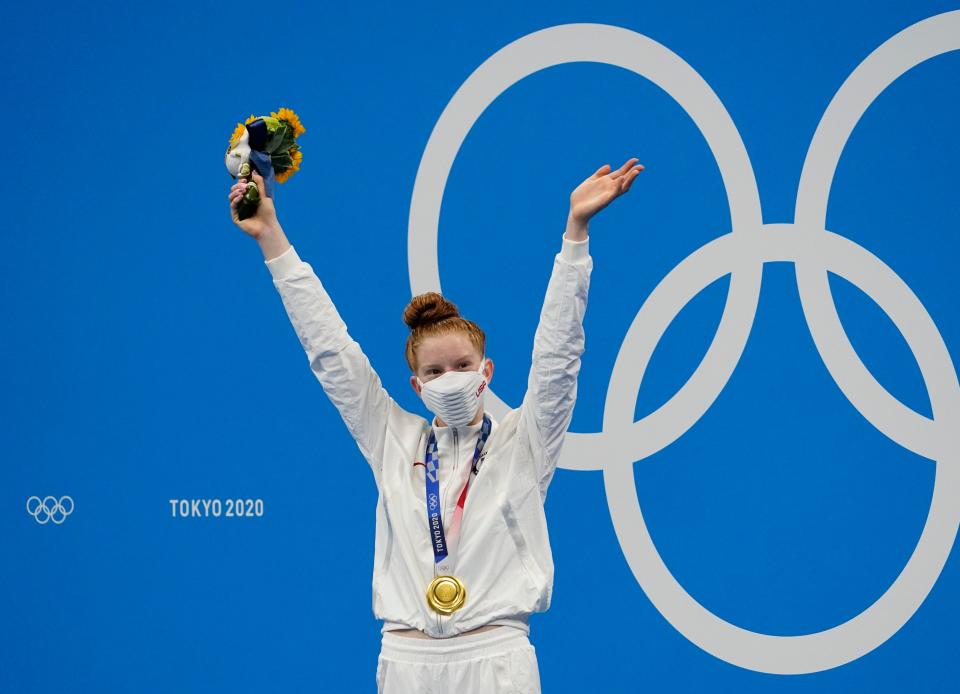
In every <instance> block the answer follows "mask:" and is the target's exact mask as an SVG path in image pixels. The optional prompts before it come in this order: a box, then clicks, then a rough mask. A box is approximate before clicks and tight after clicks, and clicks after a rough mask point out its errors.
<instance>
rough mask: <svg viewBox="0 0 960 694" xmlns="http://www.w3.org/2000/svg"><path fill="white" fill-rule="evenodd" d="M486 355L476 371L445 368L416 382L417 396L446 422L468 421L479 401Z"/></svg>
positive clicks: (485, 386)
mask: <svg viewBox="0 0 960 694" xmlns="http://www.w3.org/2000/svg"><path fill="white" fill-rule="evenodd" d="M486 361H487V360H486V358H484V359H481V360H480V368H479V369H477V370H476V371H447V372H446V373H443V374H440V375H439V376H437V377H436V378H434V379H432V380H429V381H427V382H426V383H423V382H422V381H421V380H420V378H419V377H417V383H418V384H419V385H420V397H421V398H423V402H424V403H425V404H426V406H427V407H429V408H430V410H431V411H432V412H433V413H434V414H436V415H437V416H438V417H439V418H440V419H442V420H443V423H444V424H446V425H448V426H464V425H465V424H469V423H470V422H471V421H472V420H473V418H474V417H475V416H476V414H477V410H478V409H479V408H480V406H481V405H482V404H483V394H484V392H486V388H487V378H486V376H484V375H483V367H484V365H485V364H486Z"/></svg>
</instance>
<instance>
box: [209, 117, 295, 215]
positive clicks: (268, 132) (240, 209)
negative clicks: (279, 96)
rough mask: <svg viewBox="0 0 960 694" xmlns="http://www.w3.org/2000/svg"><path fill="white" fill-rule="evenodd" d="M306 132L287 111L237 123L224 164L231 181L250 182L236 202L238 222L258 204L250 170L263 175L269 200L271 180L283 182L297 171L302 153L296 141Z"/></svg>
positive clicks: (271, 187) (251, 212) (258, 200)
mask: <svg viewBox="0 0 960 694" xmlns="http://www.w3.org/2000/svg"><path fill="white" fill-rule="evenodd" d="M306 131H307V129H306V128H304V127H303V125H302V124H301V123H300V118H299V117H297V114H296V113H294V112H293V111H292V110H290V109H289V108H281V109H280V110H279V111H278V112H276V113H274V112H273V111H271V112H270V115H269V116H254V115H251V116H250V117H249V118H247V121H246V123H237V127H236V129H235V130H234V131H233V135H231V136H230V144H229V146H228V147H227V154H226V157H225V161H226V164H227V171H229V172H230V175H231V176H233V178H243V179H246V180H247V181H248V182H250V183H251V185H249V186H247V192H246V193H245V194H244V196H243V197H242V198H241V199H240V202H239V203H237V216H238V217H239V218H240V219H246V218H248V217H252V216H253V215H254V214H256V212H257V207H258V206H259V205H260V191H258V190H257V186H256V184H254V183H253V182H252V181H251V180H250V178H251V173H252V171H251V167H253V168H254V169H256V170H257V172H258V173H259V174H260V175H261V176H263V183H264V186H265V187H266V189H267V190H266V195H267V197H271V198H272V197H273V190H274V187H273V184H274V181H276V182H277V183H283V182H284V181H286V180H287V179H288V178H290V177H291V176H292V175H293V174H294V173H296V172H297V171H299V170H300V162H301V161H303V153H302V152H301V151H300V145H298V144H297V142H296V140H297V138H298V137H300V136H301V135H302V134H303V133H305V132H306Z"/></svg>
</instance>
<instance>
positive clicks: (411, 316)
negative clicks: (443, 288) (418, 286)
mask: <svg viewBox="0 0 960 694" xmlns="http://www.w3.org/2000/svg"><path fill="white" fill-rule="evenodd" d="M459 315H460V310H459V309H458V308H457V305H456V304H454V303H453V302H451V301H447V300H446V299H444V298H443V296H442V295H441V294H438V293H437V292H427V293H426V294H419V295H417V296H415V297H413V298H412V299H411V300H410V303H409V304H407V307H406V308H405V309H404V310H403V322H404V323H406V324H407V325H408V326H409V327H410V329H411V330H413V329H414V328H419V327H420V326H423V325H428V324H430V323H439V322H440V321H442V320H444V319H446V318H456V317H458V316H459Z"/></svg>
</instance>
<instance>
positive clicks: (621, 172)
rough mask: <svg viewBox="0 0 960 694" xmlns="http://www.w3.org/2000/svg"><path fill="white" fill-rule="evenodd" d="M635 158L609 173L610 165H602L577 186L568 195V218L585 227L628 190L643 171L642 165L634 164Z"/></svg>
mask: <svg viewBox="0 0 960 694" xmlns="http://www.w3.org/2000/svg"><path fill="white" fill-rule="evenodd" d="M637 161H638V159H637V158H636V157H634V158H632V159H628V160H627V163H625V164H624V165H623V166H621V167H620V168H619V169H617V170H616V171H614V172H612V173H610V165H609V164H604V165H603V166H601V167H600V168H599V169H597V170H596V171H595V172H594V174H593V175H592V176H590V178H588V179H587V180H585V181H584V182H583V183H581V184H580V185H578V186H577V187H576V188H575V189H574V191H573V192H572V193H571V194H570V217H571V219H572V221H574V222H575V223H577V224H579V225H585V224H586V223H587V222H588V221H590V218H591V217H592V216H593V215H595V214H596V213H597V212H599V211H600V210H602V209H603V208H604V207H606V206H607V205H609V204H610V203H611V202H613V200H614V199H615V198H617V197H619V196H621V195H623V194H624V193H626V192H627V191H628V190H630V185H631V184H632V183H633V180H634V179H635V178H636V177H637V176H638V175H639V174H640V172H641V171H643V165H642V164H637V165H636V166H634V164H635V163H636V162H637Z"/></svg>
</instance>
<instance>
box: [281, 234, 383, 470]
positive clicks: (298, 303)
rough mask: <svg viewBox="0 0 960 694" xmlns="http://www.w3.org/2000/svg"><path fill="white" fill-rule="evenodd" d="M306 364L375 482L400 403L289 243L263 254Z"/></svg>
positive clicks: (311, 271)
mask: <svg viewBox="0 0 960 694" xmlns="http://www.w3.org/2000/svg"><path fill="white" fill-rule="evenodd" d="M264 263H265V264H266V266H267V268H268V269H269V270H270V274H271V275H272V277H273V284H274V286H275V287H276V288H277V291H278V292H279V293H280V298H281V299H282V301H283V305H284V307H285V308H286V310H287V315H288V316H289V318H290V322H291V323H292V324H293V329H294V331H296V333H297V337H299V338H300V344H301V345H302V346H303V349H304V351H305V352H306V354H307V360H308V361H309V363H310V369H311V370H312V371H313V374H314V376H316V377H317V380H319V381H320V384H321V385H322V386H323V389H324V391H325V392H326V394H327V397H329V398H330V401H331V402H332V403H333V404H334V406H335V407H336V408H337V410H339V412H340V416H341V417H342V418H343V421H344V422H345V423H346V425H347V428H348V429H349V430H350V433H351V435H352V436H353V438H354V440H355V441H356V442H357V446H358V447H359V448H360V452H361V453H363V457H364V458H366V460H367V462H368V463H369V464H370V467H371V468H372V469H373V474H374V478H375V479H376V481H377V486H378V487H379V486H380V474H381V471H382V469H383V449H384V443H385V441H386V435H387V426H388V422H389V419H390V416H391V415H392V414H393V410H394V409H395V408H396V409H399V406H398V405H397V404H396V403H395V402H394V401H393V398H391V397H390V396H389V395H388V394H387V392H386V390H384V388H383V386H382V385H381V383H380V377H379V376H378V375H377V373H376V372H375V371H374V370H373V367H372V366H371V365H370V361H369V360H368V359H367V356H366V355H365V354H364V353H363V351H362V350H361V349H360V345H359V344H358V343H357V341H356V340H354V339H353V338H352V337H351V336H350V334H349V333H348V332H347V326H346V324H345V323H344V322H343V319H342V318H341V317H340V314H339V313H338V312H337V309H336V307H335V306H334V305H333V302H332V301H331V300H330V297H329V295H328V294H327V292H326V290H325V289H324V287H323V285H322V284H321V283H320V279H319V278H318V277H317V275H316V273H315V272H314V271H313V268H312V267H311V266H310V264H309V263H306V262H304V261H302V260H301V259H300V256H298V255H297V251H296V250H295V249H294V248H293V246H290V248H288V249H287V250H286V251H284V252H283V253H282V254H281V255H279V256H277V257H276V258H271V259H270V260H265V261H264Z"/></svg>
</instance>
